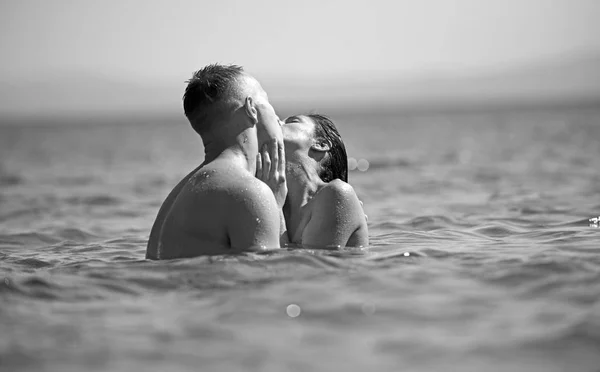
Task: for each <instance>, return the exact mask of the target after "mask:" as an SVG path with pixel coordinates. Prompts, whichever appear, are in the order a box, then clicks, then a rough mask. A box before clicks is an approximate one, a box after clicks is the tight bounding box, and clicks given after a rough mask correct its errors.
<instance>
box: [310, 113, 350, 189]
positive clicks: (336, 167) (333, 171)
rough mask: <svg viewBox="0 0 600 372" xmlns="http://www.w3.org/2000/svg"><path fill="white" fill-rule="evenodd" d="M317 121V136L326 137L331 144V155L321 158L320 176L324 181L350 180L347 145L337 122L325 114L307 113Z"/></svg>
mask: <svg viewBox="0 0 600 372" xmlns="http://www.w3.org/2000/svg"><path fill="white" fill-rule="evenodd" d="M307 116H308V117H309V118H311V119H312V121H313V122H314V123H315V137H317V138H323V139H326V140H327V141H328V142H329V143H330V144H331V149H330V151H329V156H326V157H325V158H323V160H321V169H320V171H319V177H320V178H321V180H323V182H331V181H333V180H335V179H336V178H339V179H340V180H342V181H344V182H348V156H347V155H346V147H345V146H344V141H342V137H341V136H340V133H339V132H338V130H337V129H336V127H335V124H333V122H332V121H331V119H329V118H328V117H327V116H325V115H319V114H310V115H307Z"/></svg>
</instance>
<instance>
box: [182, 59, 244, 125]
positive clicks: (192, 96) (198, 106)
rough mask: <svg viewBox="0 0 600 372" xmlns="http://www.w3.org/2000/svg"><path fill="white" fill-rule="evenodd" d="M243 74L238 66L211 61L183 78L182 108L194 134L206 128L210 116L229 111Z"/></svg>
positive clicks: (219, 115)
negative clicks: (185, 80) (184, 86)
mask: <svg viewBox="0 0 600 372" xmlns="http://www.w3.org/2000/svg"><path fill="white" fill-rule="evenodd" d="M243 75H244V69H243V68H242V67H241V66H236V65H219V64H211V65H208V66H206V67H204V68H202V69H200V70H198V71H196V72H194V74H193V75H192V78H191V79H190V80H188V81H187V82H186V83H187V84H188V85H187V87H186V88H185V93H184V95H183V111H184V112H185V116H186V117H187V118H188V120H189V121H190V123H191V124H192V128H194V130H195V131H196V132H198V134H202V133H203V132H205V131H206V130H208V129H210V126H211V121H212V120H214V119H218V118H219V117H222V116H224V115H226V114H229V113H230V112H229V110H230V109H231V106H232V104H234V103H236V102H235V99H236V98H237V97H236V95H237V89H238V88H239V84H240V82H239V79H240V78H241V77H242V76H243Z"/></svg>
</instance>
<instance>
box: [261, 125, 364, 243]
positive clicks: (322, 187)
mask: <svg viewBox="0 0 600 372" xmlns="http://www.w3.org/2000/svg"><path fill="white" fill-rule="evenodd" d="M281 129H282V132H283V142H284V145H285V162H286V170H285V176H286V183H287V197H286V201H285V205H284V207H283V213H284V216H285V222H286V227H287V235H288V238H289V241H290V243H291V244H300V245H302V246H303V247H309V248H310V247H312V248H324V247H344V246H349V247H359V246H366V245H368V244H369V235H368V228H367V222H366V219H365V215H364V213H363V209H362V206H361V203H360V201H359V200H358V197H357V196H356V194H355V192H354V189H353V188H352V186H350V185H349V184H348V183H347V182H348V159H347V157H346V149H345V147H344V143H343V142H342V139H341V137H340V134H339V133H338V131H337V129H336V128H335V125H334V124H333V122H332V121H331V120H330V119H329V118H327V117H326V116H323V115H316V114H313V115H299V116H290V117H289V118H287V119H285V121H284V123H283V124H282V127H281ZM265 177H266V175H265ZM259 178H262V177H259Z"/></svg>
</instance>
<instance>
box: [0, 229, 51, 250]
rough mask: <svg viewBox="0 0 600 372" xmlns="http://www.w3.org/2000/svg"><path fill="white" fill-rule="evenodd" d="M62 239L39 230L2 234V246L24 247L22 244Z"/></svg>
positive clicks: (32, 244) (28, 244) (33, 244)
mask: <svg viewBox="0 0 600 372" xmlns="http://www.w3.org/2000/svg"><path fill="white" fill-rule="evenodd" d="M60 240H61V239H57V238H56V237H55V236H53V235H51V234H43V233H38V232H26V233H17V234H1V235H0V246H2V247H4V248H9V247H22V246H28V247H31V246H40V245H47V244H56V243H58V242H60Z"/></svg>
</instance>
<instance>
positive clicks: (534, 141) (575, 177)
mask: <svg viewBox="0 0 600 372" xmlns="http://www.w3.org/2000/svg"><path fill="white" fill-rule="evenodd" d="M334 119H337V122H338V126H339V129H340V132H341V133H342V136H343V137H344V139H345V141H346V143H347V147H348V152H349V155H350V156H353V157H354V158H355V159H366V160H368V162H369V167H368V169H367V170H366V171H355V172H352V173H351V175H350V181H351V183H352V184H353V185H354V187H355V189H356V191H357V193H358V195H359V196H360V198H361V199H362V200H363V201H364V203H365V209H366V213H367V214H368V215H369V228H370V233H371V246H370V247H368V248H366V249H342V250H311V249H284V250H277V251H268V252H265V253H262V254H244V255H239V256H218V257H198V258H193V259H181V260H172V261H164V262H152V261H146V260H144V255H145V246H146V241H147V237H148V232H149V229H150V226H151V224H152V222H153V219H154V217H155V216H156V213H157V211H158V207H159V206H160V203H161V202H162V200H163V199H164V197H165V196H166V194H167V193H168V192H169V191H170V188H171V187H172V186H173V185H174V184H176V183H177V181H178V180H179V179H180V178H181V176H183V175H184V174H186V173H187V172H188V171H189V169H192V168H193V167H195V166H196V164H198V163H200V162H201V160H202V156H201V150H202V149H201V148H199V141H197V140H196V139H195V138H194V137H193V136H190V135H189V134H190V133H191V132H190V129H189V128H187V127H186V126H185V125H181V126H177V125H175V126H173V125H164V126H162V125H148V126H139V125H138V126H133V125H123V126H110V127H102V126H94V127H86V128H83V127H61V126H54V127H35V128H34V127H20V128H16V127H0V156H1V157H0V159H1V164H0V366H1V367H2V370H24V371H25V370H49V371H50V370H52V371H54V370H55V371H79V370H111V371H130V370H156V371H163V370H190V371H191V370H199V369H201V370H203V371H211V370H215V371H217V370H219V371H221V370H256V371H282V370H293V371H319V370H320V371H332V370H347V371H362V370H364V369H371V370H377V371H386V370H389V371H397V370H410V371H448V370H463V371H505V370H516V371H595V370H597V368H598V366H599V365H600V354H599V353H598V350H600V300H599V299H600V254H599V252H600V251H599V249H600V246H599V243H598V242H599V241H600V240H599V238H600V228H596V227H592V226H590V222H589V218H592V217H598V215H599V214H600V186H599V185H600V175H599V172H598V166H597V164H598V155H600V125H599V124H600V111H599V110H596V109H593V110H592V109H590V110H572V111H564V112H557V111H540V112H503V113H495V114H477V115H475V114H454V115H448V117H447V118H445V120H444V124H443V125H442V124H439V122H438V121H436V120H433V119H432V118H430V117H427V116H413V117H407V116H376V117H369V120H370V121H369V125H364V120H365V119H364V118H359V117H339V118H336V117H334Z"/></svg>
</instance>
